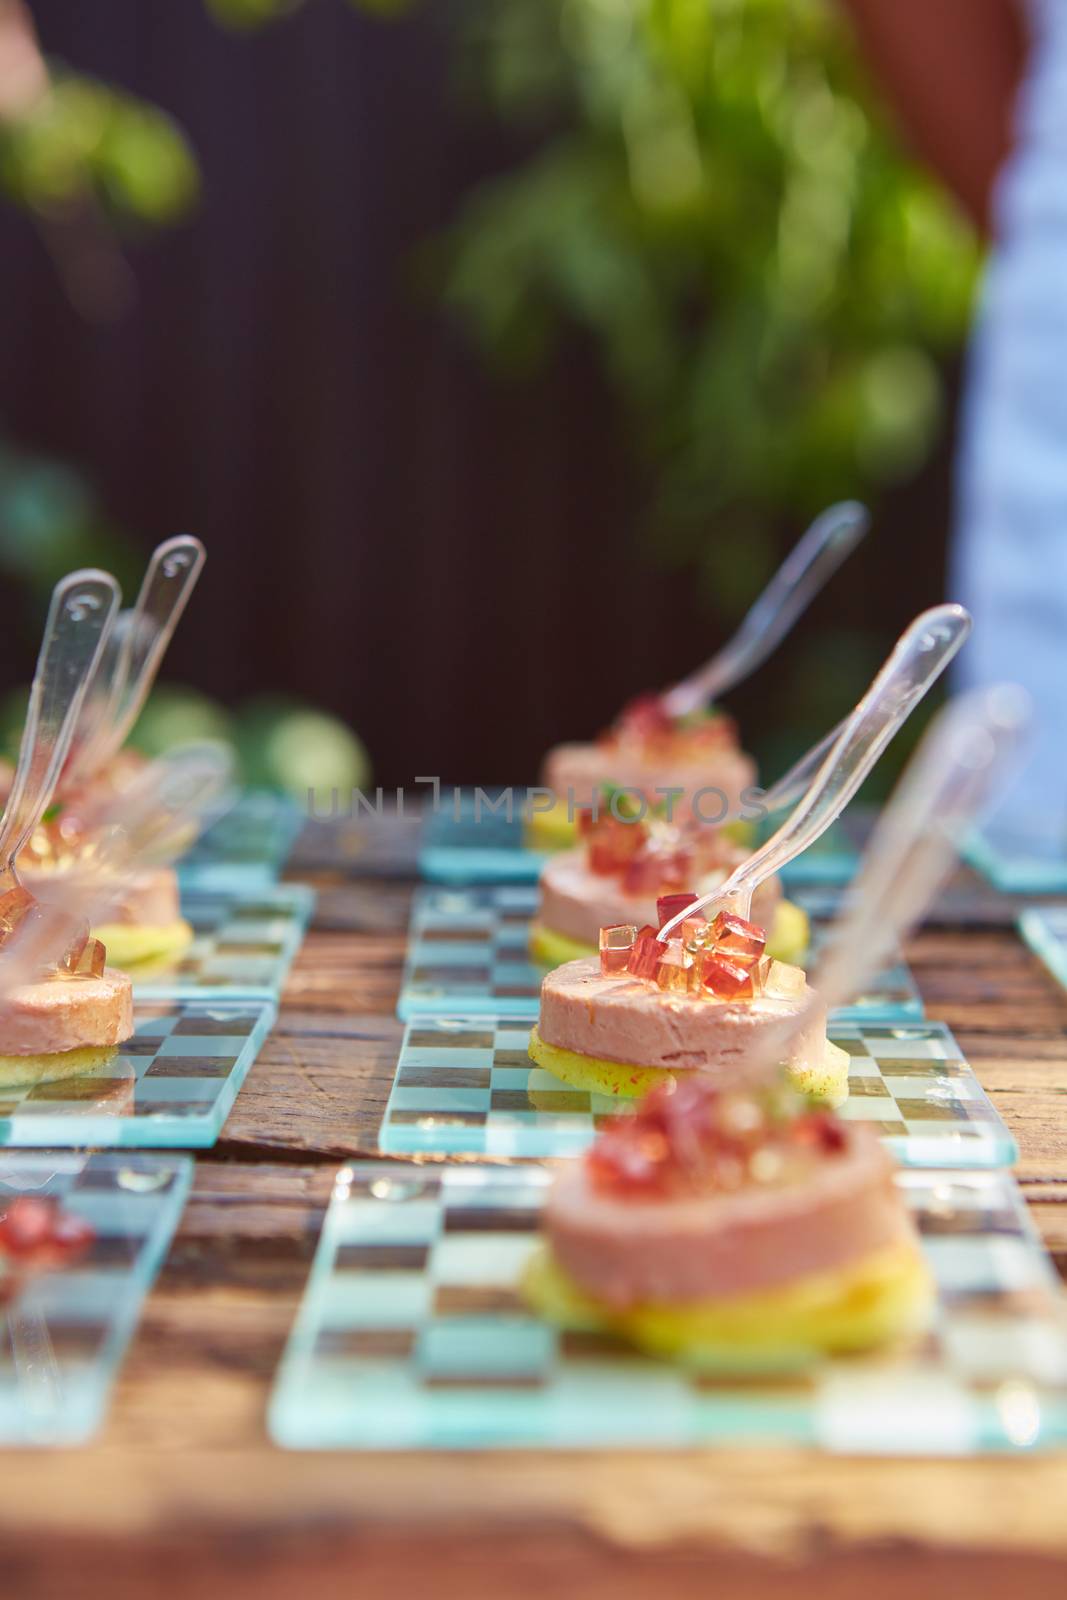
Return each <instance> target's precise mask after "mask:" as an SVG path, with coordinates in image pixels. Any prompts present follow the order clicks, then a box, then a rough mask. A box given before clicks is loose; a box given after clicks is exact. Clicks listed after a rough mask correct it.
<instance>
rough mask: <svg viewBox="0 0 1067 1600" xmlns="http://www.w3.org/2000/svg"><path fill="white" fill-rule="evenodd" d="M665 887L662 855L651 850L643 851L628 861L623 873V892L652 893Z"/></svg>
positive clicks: (634, 893)
mask: <svg viewBox="0 0 1067 1600" xmlns="http://www.w3.org/2000/svg"><path fill="white" fill-rule="evenodd" d="M662 888H663V861H662V857H660V856H659V855H656V854H653V853H652V852H650V851H642V853H641V854H640V855H636V856H634V858H633V860H632V861H629V862H627V864H626V869H625V871H624V872H623V875H622V891H623V894H632V895H650V894H657V893H658V892H659V890H660V889H662Z"/></svg>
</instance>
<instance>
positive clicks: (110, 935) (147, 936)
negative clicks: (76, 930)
mask: <svg viewBox="0 0 1067 1600" xmlns="http://www.w3.org/2000/svg"><path fill="white" fill-rule="evenodd" d="M93 934H94V936H95V937H96V938H97V939H99V940H100V942H101V944H102V945H103V946H104V948H105V949H106V950H107V963H108V966H109V967H120V968H122V969H123V970H125V969H126V968H128V967H141V966H142V965H143V964H144V963H146V962H151V963H152V965H153V967H155V966H157V965H158V966H161V967H162V966H165V965H166V963H167V962H168V961H173V960H174V958H175V956H179V955H181V954H182V952H183V951H184V950H187V949H188V948H189V946H190V945H191V944H192V942H193V930H192V928H191V927H190V926H189V924H188V923H187V922H185V921H184V920H183V919H182V918H179V919H178V921H177V922H166V923H160V924H157V925H147V926H144V927H142V926H140V925H139V924H138V923H135V922H105V923H102V924H101V926H100V927H99V928H94V929H93Z"/></svg>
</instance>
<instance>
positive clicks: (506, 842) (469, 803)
mask: <svg viewBox="0 0 1067 1600" xmlns="http://www.w3.org/2000/svg"><path fill="white" fill-rule="evenodd" d="M514 793H515V800H514V804H513V807H512V815H511V816H510V817H508V816H507V815H506V812H505V810H503V809H501V810H500V811H499V812H493V811H490V809H489V806H488V805H487V804H486V802H485V800H484V799H482V800H480V801H477V802H476V794H477V791H475V790H472V789H461V790H457V791H456V798H455V800H453V798H452V796H451V795H450V794H447V795H446V794H443V795H442V798H441V801H440V804H439V805H438V807H437V809H436V810H432V811H430V813H429V814H428V816H427V818H426V826H425V829H424V831H423V837H422V848H421V850H420V851H419V873H420V875H421V876H422V877H423V878H427V879H428V880H429V881H430V882H431V883H442V884H453V885H460V886H462V885H477V884H488V883H536V882H537V879H538V877H539V875H540V872H541V868H542V866H543V865H544V862H545V859H546V858H545V855H544V853H543V852H542V851H539V850H528V849H527V848H526V847H525V845H524V844H523V822H522V816H521V810H522V801H523V795H524V793H525V791H524V790H523V789H516V790H515V791H514ZM490 798H491V799H492V798H493V796H492V795H490ZM857 861H858V857H857V853H856V850H855V847H854V846H853V844H852V842H851V841H850V839H849V838H848V837H847V835H846V833H845V832H844V830H843V829H842V828H841V827H840V826H838V825H835V826H834V827H833V828H830V829H829V830H828V831H827V832H826V833H825V834H824V835H823V837H822V838H821V839H819V840H818V841H817V842H816V843H815V844H813V845H812V847H811V849H810V850H806V851H805V852H804V854H803V855H802V856H798V858H797V859H796V860H795V861H791V862H790V863H789V865H788V866H787V867H785V868H784V869H783V872H782V877H783V879H784V881H785V882H786V883H789V884H795V883H836V884H842V883H849V882H850V881H851V879H852V877H853V875H854V874H855V871H856V865H857Z"/></svg>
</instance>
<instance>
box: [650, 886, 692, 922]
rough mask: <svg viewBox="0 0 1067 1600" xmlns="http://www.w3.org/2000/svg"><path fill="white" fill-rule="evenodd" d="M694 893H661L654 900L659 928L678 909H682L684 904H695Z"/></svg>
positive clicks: (669, 919)
mask: <svg viewBox="0 0 1067 1600" xmlns="http://www.w3.org/2000/svg"><path fill="white" fill-rule="evenodd" d="M696 900H697V896H696V895H695V894H661V895H660V897H659V899H658V900H657V901H656V915H657V916H658V917H659V925H660V927H661V928H663V927H666V925H667V923H668V922H670V921H671V919H672V918H674V917H676V916H677V915H678V913H679V911H684V910H685V908H686V906H691V905H695V904H696Z"/></svg>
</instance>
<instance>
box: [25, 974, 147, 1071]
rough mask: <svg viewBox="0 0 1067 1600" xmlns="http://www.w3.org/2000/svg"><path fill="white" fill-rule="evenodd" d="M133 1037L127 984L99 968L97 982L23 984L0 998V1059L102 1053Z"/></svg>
mask: <svg viewBox="0 0 1067 1600" xmlns="http://www.w3.org/2000/svg"><path fill="white" fill-rule="evenodd" d="M132 1033H133V984H132V983H131V982H130V979H129V978H128V977H127V975H126V973H125V972H119V971H117V969H115V968H114V967H105V968H104V971H103V973H102V974H101V976H100V977H99V978H50V979H49V980H48V981H47V982H46V983H27V984H24V985H22V986H20V987H19V988H17V989H12V990H11V992H10V994H7V995H5V996H4V997H3V999H2V1000H0V1055H5V1056H44V1055H52V1054H53V1053H55V1052H56V1051H60V1050H84V1049H105V1048H107V1047H108V1046H109V1045H115V1044H121V1043H122V1042H123V1040H124V1039H128V1038H129V1037H130V1035H131V1034H132Z"/></svg>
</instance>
